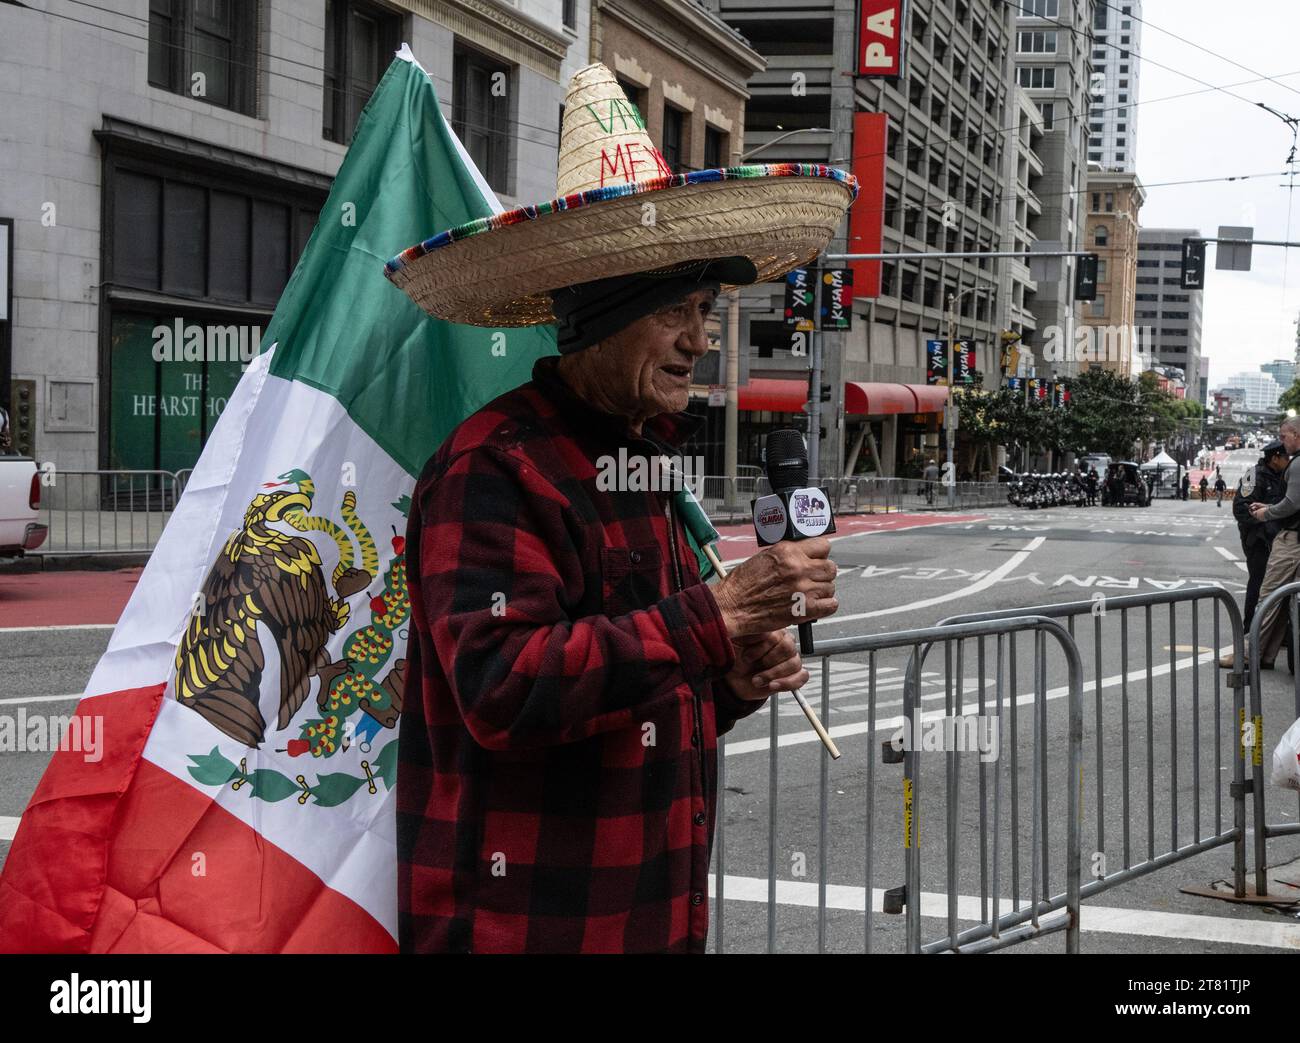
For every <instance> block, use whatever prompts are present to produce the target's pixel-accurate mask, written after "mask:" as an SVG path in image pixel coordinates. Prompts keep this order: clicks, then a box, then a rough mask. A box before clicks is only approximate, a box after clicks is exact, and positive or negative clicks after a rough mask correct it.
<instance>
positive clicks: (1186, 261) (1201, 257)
mask: <svg viewBox="0 0 1300 1043" xmlns="http://www.w3.org/2000/svg"><path fill="white" fill-rule="evenodd" d="M1178 285H1179V286H1181V287H1182V288H1183V289H1184V290H1203V289H1205V240H1204V239H1184V240H1183V271H1182V276H1181V278H1180V279H1179V281H1178Z"/></svg>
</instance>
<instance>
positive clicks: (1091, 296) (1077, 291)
mask: <svg viewBox="0 0 1300 1043" xmlns="http://www.w3.org/2000/svg"><path fill="white" fill-rule="evenodd" d="M1097 260H1098V257H1097V255H1096V254H1084V255H1083V256H1082V257H1080V258H1079V266H1078V267H1077V268H1076V269H1075V270H1074V299H1075V300H1076V301H1095V300H1096V299H1097Z"/></svg>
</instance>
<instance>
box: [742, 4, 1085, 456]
mask: <svg viewBox="0 0 1300 1043" xmlns="http://www.w3.org/2000/svg"><path fill="white" fill-rule="evenodd" d="M718 2H719V11H720V13H721V15H722V17H723V18H724V19H725V20H726V21H727V22H728V23H729V24H730V25H732V26H734V27H735V28H736V29H737V30H738V31H739V32H740V33H741V34H742V35H743V36H744V37H745V38H746V39H747V40H748V41H749V43H750V44H751V45H752V46H753V47H754V48H755V49H756V50H758V51H759V53H761V54H762V55H763V56H764V57H765V58H766V59H767V68H766V70H764V71H763V72H761V73H759V74H757V75H756V76H754V77H753V78H752V79H751V80H750V83H749V91H750V98H749V101H748V103H747V104H746V108H745V154H746V155H748V156H752V157H753V159H752V161H753V162H765V163H774V162H781V161H803V162H821V163H826V162H830V163H832V165H836V166H848V165H850V163H853V162H854V161H853V160H852V159H850V158H849V157H855V156H856V157H858V160H859V163H857V164H855V171H856V172H858V173H859V175H860V176H863V175H865V173H866V170H867V167H868V165H869V164H870V163H871V162H872V160H873V159H874V160H875V161H876V162H879V161H880V158H881V157H880V155H879V153H880V151H881V149H878V148H876V149H864V150H859V149H857V148H855V143H854V141H853V126H854V116H855V115H856V114H860V113H880V114H883V115H884V117H885V126H884V128H883V140H884V146H883V151H884V153H885V155H884V159H883V167H884V174H883V177H884V192H883V202H884V206H883V215H882V216H883V230H882V243H883V245H882V248H881V252H885V253H899V252H905V251H906V252H916V253H923V252H938V251H952V252H963V251H994V250H997V249H999V248H1001V246H1002V245H1004V244H1006V243H1007V242H1008V238H1009V236H1010V234H1011V232H1010V227H1009V224H1008V221H1009V217H1010V214H1011V213H1012V211H1013V208H1014V205H1015V199H1016V197H1015V195H1013V194H1012V193H1011V192H1010V191H1009V188H1008V177H1009V171H1011V170H1014V169H1015V168H1014V166H1011V165H1010V164H1011V161H1012V157H1013V155H1015V154H1017V144H1016V137H1015V133H1014V131H1013V130H1009V129H1008V128H1013V127H1014V126H1015V125H1016V123H1017V120H1016V110H1015V107H1014V106H1015V101H1014V91H1015V86H1014V80H1013V76H1012V61H1013V51H1014V47H1015V38H1014V28H1013V27H1014V22H1015V13H1016V8H1015V7H1014V6H1013V5H1010V4H1007V3H1005V2H1003V0H911V2H910V3H908V4H906V5H904V9H905V10H906V12H907V16H906V21H905V24H904V26H903V37H904V41H905V44H904V54H905V64H904V68H903V70H902V75H901V76H900V77H898V78H896V79H892V78H873V77H856V76H855V74H856V72H857V62H856V56H855V53H854V50H855V48H854V40H855V36H856V24H855V15H856V12H857V5H856V3H855V2H854V0H812V2H811V3H808V4H801V5H799V6H793V5H790V4H786V3H779V2H774V0H718ZM1085 28H1086V25H1085ZM813 128H826V130H825V131H822V130H816V129H813ZM801 130H802V132H799V131H801ZM1032 145H1033V141H1032V132H1031V138H1030V139H1029V141H1028V145H1027V147H1032ZM1028 169H1030V167H1029V166H1027V167H1026V170H1028ZM1032 169H1034V171H1035V173H1034V174H1033V175H1029V174H1026V176H1027V177H1030V176H1032V177H1035V178H1036V177H1037V173H1036V170H1037V164H1032ZM1027 186H1028V182H1027ZM862 205H864V204H863V202H862V200H861V199H860V200H859V202H858V203H856V204H855V206H862ZM1031 205H1032V204H1031ZM1044 205H1045V204H1044ZM837 245H838V249H839V250H840V251H842V252H848V251H846V250H845V246H855V245H857V244H854V243H847V242H846V241H845V240H843V239H841V240H840V241H839V243H838V244H836V243H832V249H831V250H830V251H828V252H831V253H833V252H836V246H837ZM1000 264H1001V262H999V261H997V260H995V259H991V258H986V259H983V260H979V259H965V260H933V261H926V260H921V259H904V260H900V261H886V262H884V263H883V264H882V265H881V282H882V288H881V293H880V295H879V296H878V297H870V298H869V297H865V296H863V297H858V298H857V299H856V301H855V305H854V315H853V326H852V329H850V330H848V331H847V332H844V333H819V334H818V338H819V339H820V340H821V341H822V343H823V345H824V346H825V351H824V354H823V361H824V368H823V382H824V383H825V384H828V385H830V401H829V402H827V403H823V404H822V409H823V414H822V427H823V428H824V429H825V430H826V432H827V442H826V443H824V444H823V448H822V468H821V470H822V472H823V473H825V474H830V473H836V469H837V468H838V467H839V466H840V465H839V463H838V462H837V460H843V459H852V458H854V457H855V455H856V456H857V458H858V459H860V460H869V461H870V462H871V464H872V466H878V467H879V469H880V471H881V472H882V473H884V474H895V473H897V470H898V468H899V467H900V466H904V465H908V464H915V463H916V461H917V460H918V459H919V458H920V457H921V456H922V454H925V455H926V456H931V457H933V456H935V455H936V454H937V450H938V447H939V446H940V444H941V443H940V438H941V435H940V431H939V418H940V414H941V411H942V406H943V399H944V389H943V388H941V387H934V386H927V384H926V372H927V342H928V341H931V340H942V339H944V338H946V336H947V314H946V305H947V302H948V299H949V297H950V296H954V297H955V298H956V330H955V331H954V332H955V333H956V336H957V337H959V338H962V339H968V340H971V341H973V342H974V344H975V346H976V365H975V368H976V369H977V370H978V371H979V372H980V373H981V374H983V378H984V383H985V386H990V385H993V384H996V383H997V382H998V381H999V379H1000V355H1001V351H1000V335H1001V331H1002V328H1003V326H1002V323H1003V321H1004V311H1003V305H1004V301H1003V300H1002V299H1001V298H1000V288H999V282H1000V280H1001V278H1002V273H1001V269H1000ZM1022 299H1023V298H1022ZM741 315H742V320H741V329H742V336H741V344H742V346H747V347H748V349H749V352H750V358H749V364H748V366H749V368H748V375H749V379H748V382H747V384H745V385H742V386H741V388H740V403H739V404H740V409H741V413H740V446H741V457H742V461H741V462H742V463H744V462H757V461H758V444H759V441H760V439H761V438H762V436H763V435H764V434H765V433H766V432H767V431H768V430H770V429H772V428H773V427H777V426H782V425H784V424H788V423H789V422H790V420H791V419H794V418H795V416H796V415H797V413H798V411H799V410H800V409H802V405H803V402H804V400H805V399H806V398H807V397H808V390H807V389H808V369H809V360H808V358H807V357H806V356H804V357H801V356H797V355H795V354H793V353H792V350H791V330H790V329H789V328H788V327H787V326H786V324H785V321H784V312H783V287H782V286H780V285H779V284H766V285H764V286H758V287H751V288H747V289H746V290H745V291H744V295H743V298H742V309H741ZM846 443H847V444H848V445H849V446H856V447H858V449H859V452H858V453H857V454H855V453H854V451H853V449H852V448H850V449H849V450H848V452H847V453H846V452H845V451H844V446H845V444H846ZM746 456H747V457H748V460H746V459H745V458H746ZM835 457H837V459H833V458H835ZM963 466H973V465H972V464H971V462H970V459H969V458H963V459H962V460H960V461H959V470H960V469H961V468H962V467H963ZM841 473H842V472H841Z"/></svg>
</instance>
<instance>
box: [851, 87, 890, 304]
mask: <svg viewBox="0 0 1300 1043" xmlns="http://www.w3.org/2000/svg"><path fill="white" fill-rule="evenodd" d="M888 135H889V118H888V117H887V116H886V115H885V114H884V113H883V112H855V113H854V114H853V173H854V174H855V175H856V176H857V179H858V197H857V199H855V200H854V201H853V205H852V206H851V207H849V243H850V245H851V246H852V247H853V249H852V252H853V253H862V254H878V253H881V252H883V246H884V227H885V154H886V153H887V151H888V149H889V136H888ZM849 268H850V269H852V271H853V296H854V297H879V296H880V292H881V288H882V287H881V262H880V261H850V262H849Z"/></svg>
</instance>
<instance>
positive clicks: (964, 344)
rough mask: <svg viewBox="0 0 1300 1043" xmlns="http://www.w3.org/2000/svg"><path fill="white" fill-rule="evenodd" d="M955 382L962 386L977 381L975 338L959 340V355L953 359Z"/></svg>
mask: <svg viewBox="0 0 1300 1043" xmlns="http://www.w3.org/2000/svg"><path fill="white" fill-rule="evenodd" d="M953 370H954V372H953V383H954V384H956V385H958V386H961V385H963V384H973V383H975V370H976V361H975V342H974V341H973V340H969V339H966V340H958V341H957V356H956V358H954V359H953Z"/></svg>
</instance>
